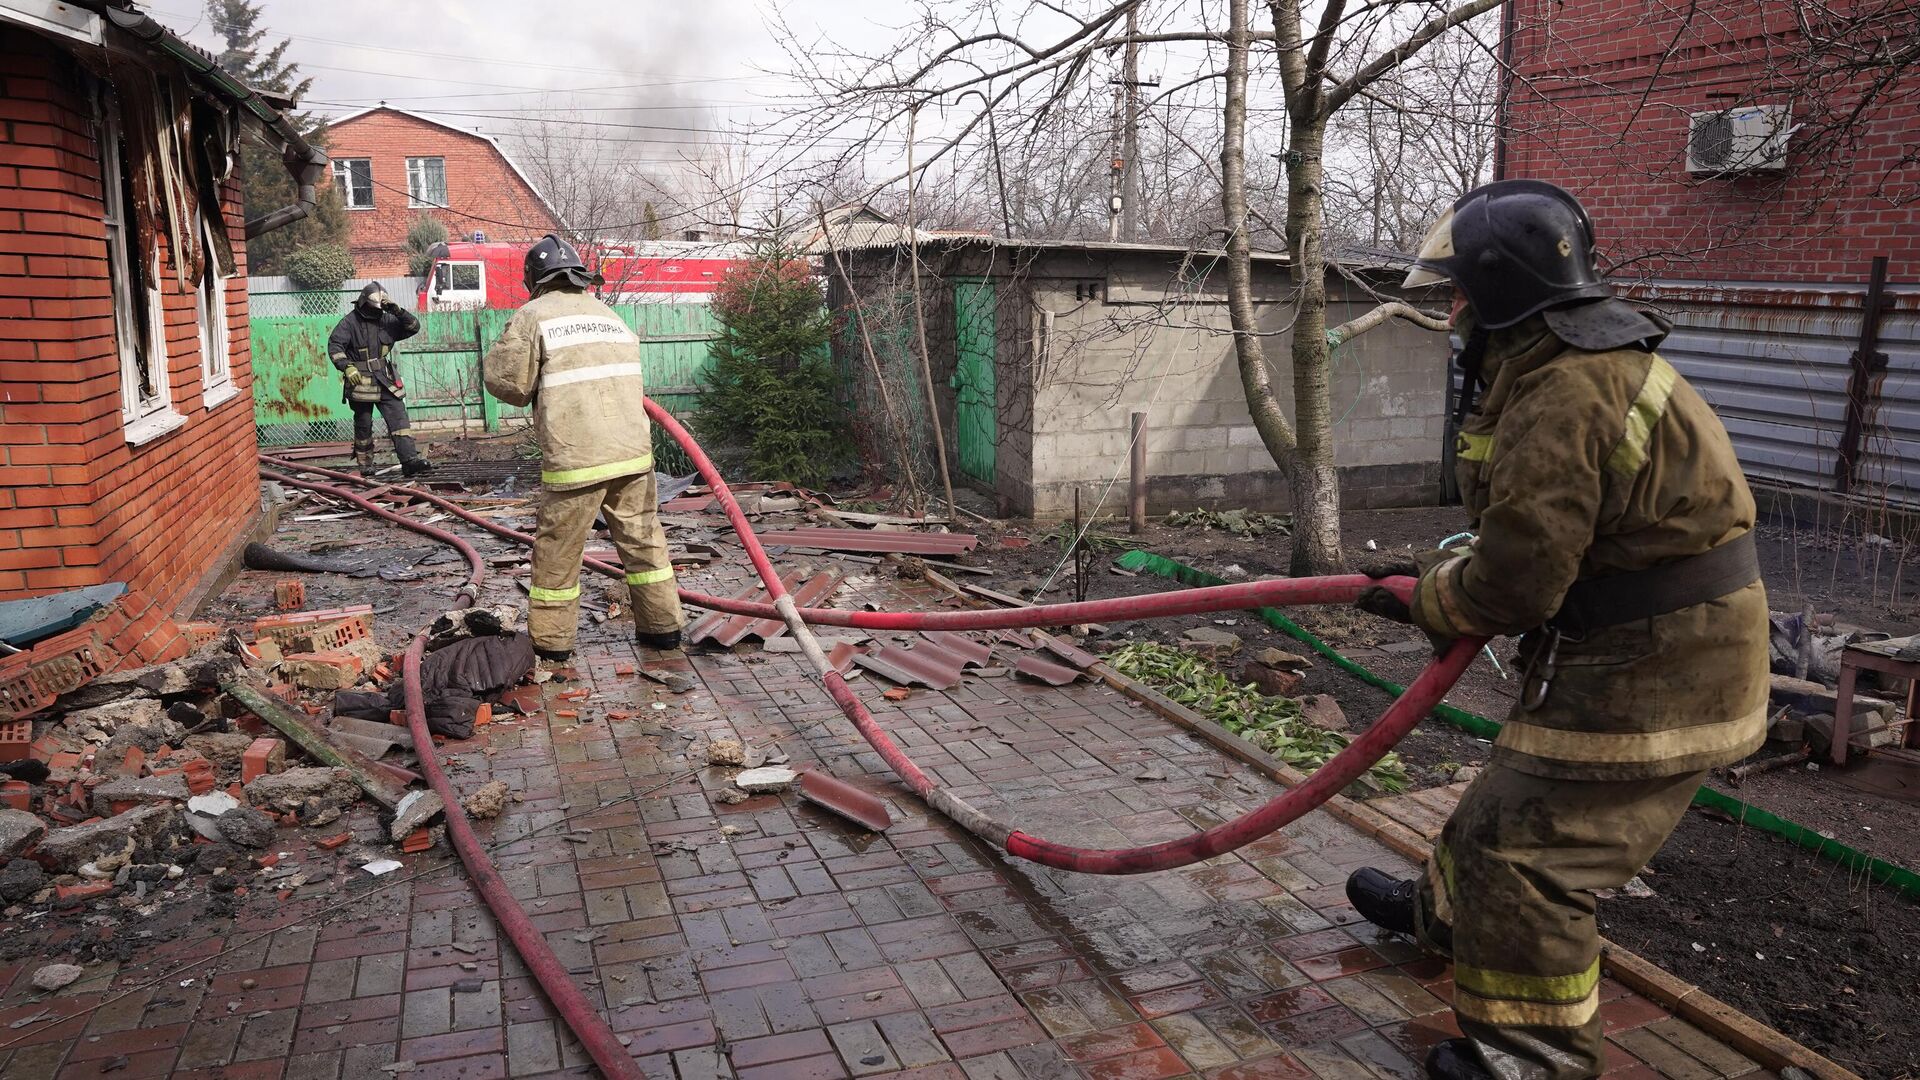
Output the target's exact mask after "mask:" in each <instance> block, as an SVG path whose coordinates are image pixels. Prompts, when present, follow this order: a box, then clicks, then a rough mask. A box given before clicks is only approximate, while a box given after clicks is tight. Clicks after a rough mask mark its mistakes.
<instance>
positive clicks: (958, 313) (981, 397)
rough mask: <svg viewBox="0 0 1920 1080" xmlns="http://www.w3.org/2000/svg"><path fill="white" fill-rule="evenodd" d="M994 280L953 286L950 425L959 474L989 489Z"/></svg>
mask: <svg viewBox="0 0 1920 1080" xmlns="http://www.w3.org/2000/svg"><path fill="white" fill-rule="evenodd" d="M995 332H996V327H995V312H994V297H993V282H992V281H990V280H988V279H987V278H956V279H955V280H954V283H953V333H954V351H955V362H954V366H953V382H952V383H951V385H952V387H953V427H954V440H955V442H956V444H957V445H958V447H959V456H960V471H961V472H963V473H965V474H966V475H968V476H970V477H972V478H973V479H975V480H979V481H981V482H982V483H986V484H989V485H991V484H992V483H993V482H994V472H993V465H994V446H995V444H996V443H997V442H998V441H999V438H1000V433H999V423H998V420H997V419H996V418H995V415H994V402H995V396H994V374H993V355H994V340H995Z"/></svg>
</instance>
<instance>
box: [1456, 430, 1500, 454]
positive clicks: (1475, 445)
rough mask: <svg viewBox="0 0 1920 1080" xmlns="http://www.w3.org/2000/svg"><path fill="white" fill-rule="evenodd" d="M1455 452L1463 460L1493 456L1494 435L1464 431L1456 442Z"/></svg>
mask: <svg viewBox="0 0 1920 1080" xmlns="http://www.w3.org/2000/svg"><path fill="white" fill-rule="evenodd" d="M1453 452H1454V454H1455V456H1457V457H1458V458H1459V459H1460V460H1461V461H1485V460H1487V459H1488V458H1490V457H1492V456H1493V436H1492V435H1469V434H1467V433H1466V432H1464V431H1463V432H1461V433H1460V439H1459V441H1458V442H1456V443H1454V446H1453Z"/></svg>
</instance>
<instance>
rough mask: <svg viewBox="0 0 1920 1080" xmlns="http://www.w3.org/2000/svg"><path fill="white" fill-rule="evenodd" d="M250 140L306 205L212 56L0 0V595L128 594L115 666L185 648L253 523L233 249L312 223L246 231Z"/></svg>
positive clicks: (282, 128)
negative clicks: (237, 165) (244, 154)
mask: <svg viewBox="0 0 1920 1080" xmlns="http://www.w3.org/2000/svg"><path fill="white" fill-rule="evenodd" d="M243 122H244V124H243ZM243 127H244V128H245V129H247V130H249V131H251V132H253V134H251V135H249V136H248V137H258V138H264V139H265V140H267V141H268V142H269V143H270V144H272V145H275V146H276V147H278V148H280V149H281V150H282V151H283V156H286V157H288V158H289V159H291V160H297V161H299V162H300V165H299V167H298V169H297V171H296V176H297V177H299V178H302V179H304V180H305V181H306V182H307V184H308V187H307V188H306V194H307V199H308V201H307V203H306V204H305V205H306V206H311V198H312V192H313V190H314V187H313V185H315V184H318V183H324V182H325V180H324V175H325V161H326V159H325V157H324V155H321V154H319V153H318V152H317V151H314V150H312V149H311V148H310V147H308V146H307V145H306V144H305V143H304V142H302V141H300V139H299V136H298V134H297V133H295V132H294V131H293V129H292V128H291V126H289V125H288V124H286V122H285V121H284V120H283V119H281V117H280V115H279V113H278V112H277V111H276V110H275V109H274V108H273V107H272V106H271V105H269V104H267V103H266V102H265V101H264V100H263V99H262V98H261V97H260V96H259V95H257V94H255V93H254V92H253V91H251V90H249V89H248V88H246V87H245V86H243V85H241V84H240V83H238V82H237V81H235V80H233V79H231V78H230V77H228V76H225V75H224V74H222V73H219V72H218V69H217V68H215V67H214V65H213V63H212V60H211V58H209V57H207V56H205V54H203V53H200V52H198V50H195V49H193V48H192V46H189V45H187V44H186V43H184V42H182V41H181V40H180V39H179V38H177V37H175V36H173V35H172V34H170V33H168V32H167V31H165V30H164V29H163V28H161V27H160V26H159V25H158V24H157V23H155V22H153V20H151V19H149V18H148V17H147V16H145V15H143V14H140V13H139V12H137V11H135V10H133V9H131V8H127V7H122V6H117V5H115V4H109V3H104V2H100V3H94V4H92V5H77V4H65V5H46V4H31V3H15V2H13V0H0V600H10V599H17V598H22V597H28V596H36V595H41V594H46V593H53V592H60V591H64V590H69V589H74V588H78V587H81V586H87V585H96V584H103V583H110V582H118V583H124V584H125V585H126V586H127V587H128V590H129V591H128V593H127V595H126V596H125V598H123V600H122V601H121V602H120V604H119V605H118V609H117V610H116V611H115V612H113V613H112V617H113V622H112V623H111V625H110V627H109V630H110V632H109V633H108V634H106V636H105V638H104V639H103V644H106V645H108V646H110V647H111V648H112V649H113V650H114V651H115V652H116V653H118V654H119V655H120V656H123V657H126V658H128V659H129V660H131V659H136V658H137V659H138V660H141V661H147V660H151V659H153V658H155V657H158V656H163V655H169V654H177V653H178V652H180V651H181V650H183V649H184V648H185V641H184V640H183V638H182V632H181V630H180V628H179V627H178V626H177V625H175V623H174V622H173V620H174V619H175V618H176V617H177V618H182V619H184V618H188V617H190V615H191V610H192V608H193V607H194V606H195V604H196V603H197V600H198V598H199V597H200V596H201V595H202V594H203V590H204V589H205V588H207V587H209V586H210V585H211V584H212V582H213V579H215V578H217V577H218V576H219V575H220V573H221V572H222V570H223V569H224V568H225V567H226V566H227V565H229V564H230V562H231V561H232V557H233V556H234V555H235V554H237V549H238V547H239V546H240V545H241V543H242V542H243V541H244V540H245V539H246V538H247V536H248V535H249V533H250V531H251V529H252V528H253V526H254V524H255V522H256V521H257V519H258V518H259V516H260V512H261V511H260V494H259V482H258V479H257V468H256V464H255V460H254V453H255V449H254V439H255V435H254V421H253V402H252V395H251V371H250V368H249V363H248V360H249V352H248V335H247V291H246V280H245V278H246V272H247V267H246V237H247V236H248V234H249V233H258V232H261V231H264V230H265V229H267V228H272V227H277V225H280V224H285V223H286V222H288V221H291V220H296V219H297V218H298V217H299V216H301V215H302V214H303V213H304V212H305V211H304V208H303V207H302V206H301V205H300V204H295V205H294V206H292V207H288V208H274V207H262V208H256V210H257V211H266V213H263V214H261V216H260V217H258V218H256V219H255V220H254V221H252V222H248V221H246V220H244V219H243V216H242V207H241V205H240V201H239V200H240V194H239V184H238V180H237V177H236V176H235V175H234V173H233V168H232V163H233V162H234V161H235V160H237V157H238V147H239V143H238V140H239V139H240V138H241V137H242V132H243ZM183 134H184V135H185V136H187V137H185V138H183V137H182V136H183ZM27 655H31V654H27ZM18 660H19V658H18V657H13V658H10V660H9V661H8V665H9V666H13V664H14V662H15V661H18ZM3 676H4V673H3V672H0V690H3V689H4V685H3V684H4V683H5V681H6V680H5V678H4V677H3Z"/></svg>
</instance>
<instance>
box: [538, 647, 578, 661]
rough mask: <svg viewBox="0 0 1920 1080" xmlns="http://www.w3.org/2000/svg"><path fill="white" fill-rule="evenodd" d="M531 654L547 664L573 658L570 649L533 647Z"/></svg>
mask: <svg viewBox="0 0 1920 1080" xmlns="http://www.w3.org/2000/svg"><path fill="white" fill-rule="evenodd" d="M533 655H534V656H535V657H536V658H538V659H541V660H545V661H546V662H547V663H549V664H564V663H566V662H567V661H569V660H571V659H573V650H572V649H535V650H533Z"/></svg>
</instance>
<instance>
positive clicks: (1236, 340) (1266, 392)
mask: <svg viewBox="0 0 1920 1080" xmlns="http://www.w3.org/2000/svg"><path fill="white" fill-rule="evenodd" d="M1229 8H1230V9H1231V22H1230V26H1229V29H1228V33H1227V88H1226V109H1225V115H1224V121H1225V123H1224V127H1225V140H1224V142H1223V143H1222V146H1221V150H1220V209H1221V213H1222V215H1223V216H1224V217H1225V219H1226V228H1227V316H1228V318H1229V320H1230V321H1231V324H1232V326H1233V350H1234V357H1235V359H1236V360H1238V361H1239V366H1240V389H1241V392H1242V393H1243V394H1244V395H1245V396H1246V399H1247V412H1248V413H1249V414H1251V415H1252V417H1253V426H1254V429H1255V430H1256V431H1258V432H1259V433H1260V442H1261V443H1262V444H1263V445H1265V446H1266V448H1267V453H1268V454H1269V455H1271V456H1272V458H1273V461H1274V464H1276V465H1278V466H1279V467H1280V469H1281V470H1282V471H1283V472H1286V473H1287V474H1288V475H1289V478H1291V476H1292V474H1293V473H1294V471H1295V470H1294V462H1295V455H1294V435H1293V426H1292V425H1291V424H1289V423H1287V414H1286V413H1285V412H1283V411H1281V409H1280V403H1279V401H1277V400H1276V399H1275V398H1274V396H1273V383H1272V380H1271V379H1269V378H1268V375H1267V357H1266V350H1265V349H1264V348H1262V347H1261V339H1260V337H1259V332H1260V323H1259V320H1258V319H1257V318H1256V317H1255V315H1254V310H1253V242H1252V239H1251V238H1250V237H1249V236H1248V235H1247V151H1246V136H1247V0H1230V2H1229ZM1294 487H1295V489H1296V490H1297V489H1298V485H1297V484H1295V485H1294ZM1298 506H1299V503H1298V501H1297V498H1296V501H1295V509H1296V514H1297V512H1298ZM1295 543H1296V545H1297V544H1298V539H1297V537H1296V540H1295ZM1295 561H1296V562H1297V561H1298V558H1297V555H1296V559H1295Z"/></svg>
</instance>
